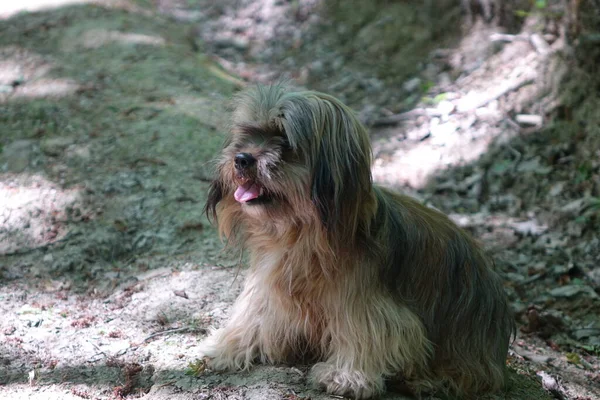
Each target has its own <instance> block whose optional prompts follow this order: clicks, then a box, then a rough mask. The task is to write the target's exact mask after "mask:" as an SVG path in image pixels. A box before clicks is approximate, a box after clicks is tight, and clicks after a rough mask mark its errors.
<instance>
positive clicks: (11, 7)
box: [0, 0, 90, 19]
mask: <svg viewBox="0 0 600 400" xmlns="http://www.w3.org/2000/svg"><path fill="white" fill-rule="evenodd" d="M89 2H90V0H18V1H16V0H2V1H0V19H4V18H9V17H12V16H13V15H15V14H18V13H20V12H32V11H42V10H48V9H52V8H58V7H63V6H67V5H70V4H83V3H89Z"/></svg>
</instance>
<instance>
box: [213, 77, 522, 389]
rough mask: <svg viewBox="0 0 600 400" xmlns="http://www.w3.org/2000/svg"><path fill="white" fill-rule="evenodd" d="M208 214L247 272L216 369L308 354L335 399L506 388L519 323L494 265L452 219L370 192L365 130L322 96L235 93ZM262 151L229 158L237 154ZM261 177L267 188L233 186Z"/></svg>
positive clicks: (216, 349)
mask: <svg viewBox="0 0 600 400" xmlns="http://www.w3.org/2000/svg"><path fill="white" fill-rule="evenodd" d="M235 105H236V108H235V112H234V113H233V121H232V128H231V135H230V137H229V138H228V141H227V143H226V144H225V147H224V150H223V153H222V155H221V157H220V159H219V160H218V165H217V177H216V179H215V180H214V182H213V183H212V185H211V188H210V191H209V197H208V201H207V204H206V211H207V213H208V215H209V216H211V217H214V218H215V219H217V220H218V225H219V231H220V233H221V234H222V236H224V237H225V238H227V240H228V242H229V244H230V245H234V246H239V247H241V248H244V249H247V250H248V252H249V256H250V270H249V272H248V275H247V278H246V281H245V285H244V289H243V291H242V293H241V295H240V296H239V298H238V299H237V301H236V302H235V304H234V306H233V310H232V313H231V316H230V319H229V321H228V323H227V324H226V325H225V327H223V328H221V329H220V330H217V331H216V332H214V333H213V334H212V335H211V336H210V337H209V338H208V339H207V340H206V341H205V342H204V344H203V352H204V354H205V355H207V356H209V357H211V358H212V361H211V364H210V365H211V366H212V368H213V369H227V368H229V369H244V368H248V367H249V366H250V365H251V364H252V363H253V362H256V361H260V362H263V363H279V362H290V361H293V360H297V359H299V358H302V359H307V358H310V359H314V360H316V361H318V363H317V364H316V365H315V366H314V367H313V370H312V377H313V380H314V382H315V383H316V384H317V385H318V386H320V387H322V388H324V389H325V390H327V391H328V392H329V393H333V394H338V395H350V396H353V397H355V398H357V399H363V398H369V397H371V396H374V395H377V394H379V393H381V392H382V391H383V390H384V389H385V385H384V381H385V380H395V379H398V380H402V381H404V382H405V383H406V384H407V385H408V386H409V387H410V388H411V389H412V390H414V391H415V392H421V391H423V390H426V391H430V390H438V389H441V390H450V391H451V392H453V393H456V394H459V395H472V394H476V393H482V392H486V391H492V390H496V389H499V388H500V387H502V385H503V382H504V368H505V359H506V354H507V351H508V343H509V339H510V336H511V334H512V333H513V331H514V322H513V318H512V316H511V313H510V311H509V306H508V304H507V299H506V297H505V294H504V292H503V288H502V284H501V282H500V279H499V278H498V276H497V275H496V274H495V273H494V272H493V271H492V266H493V265H492V261H491V260H490V259H489V258H488V257H487V256H486V255H485V254H484V252H483V251H482V249H481V248H480V247H479V245H478V244H477V243H476V242H475V241H474V240H473V239H472V238H471V237H470V236H469V235H468V234H467V233H465V232H464V231H462V230H461V229H460V228H458V227H457V226H456V225H455V224H454V223H453V222H451V221H450V220H449V219H448V218H447V217H446V216H444V215H443V214H441V213H439V212H438V211H435V210H432V209H430V208H427V207H424V206H422V205H421V204H419V203H418V202H417V201H415V200H413V199H411V198H409V197H406V196H402V195H399V194H396V193H393V192H391V191H389V190H387V189H384V188H381V187H378V186H375V185H373V184H372V180H371V171H370V166H371V148H370V143H369V138H368V135H367V133H366V131H365V129H364V127H363V126H362V125H361V124H360V122H359V121H358V120H357V119H356V117H355V116H354V114H353V112H352V111H351V110H350V109H349V108H348V107H346V106H345V105H343V104H342V103H341V102H340V101H338V100H337V99H335V98H334V97H331V96H329V95H326V94H322V93H317V92H290V91H287V90H286V89H285V88H283V87H281V86H268V87H257V88H253V89H250V90H247V91H245V92H244V93H242V94H241V95H240V96H239V97H238V98H237V100H236V102H235ZM240 153H244V154H250V155H252V157H254V158H255V159H256V164H255V165H252V167H251V168H247V169H244V170H240V169H239V168H235V166H234V158H235V157H236V155H237V154H240ZM248 182H251V183H256V184H257V185H258V186H259V187H261V193H262V195H261V197H260V198H259V199H257V200H256V201H253V202H247V203H240V202H238V201H236V200H235V199H234V192H235V190H236V188H237V187H239V186H240V185H244V184H248Z"/></svg>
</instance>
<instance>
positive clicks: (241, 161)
mask: <svg viewBox="0 0 600 400" xmlns="http://www.w3.org/2000/svg"><path fill="white" fill-rule="evenodd" d="M255 162H256V158H254V156H253V155H252V154H250V153H237V154H236V155H235V168H236V169H246V168H249V167H251V166H252V165H254V163H255Z"/></svg>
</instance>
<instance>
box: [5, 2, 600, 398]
mask: <svg viewBox="0 0 600 400" xmlns="http://www.w3.org/2000/svg"><path fill="white" fill-rule="evenodd" d="M70 2H73V1H70ZM86 3H87V2H86ZM91 3H92V4H85V5H69V6H64V7H59V8H55V9H46V10H41V11H35V12H22V13H15V12H16V11H18V10H16V9H14V7H13V8H11V7H8V8H6V9H2V8H1V7H2V6H0V18H3V19H0V315H1V316H2V317H1V319H0V398H2V399H40V400H41V399H44V400H46V399H82V398H83V399H121V398H143V399H152V400H161V399H219V400H221V399H257V400H258V399H267V400H268V399H286V400H298V399H309V398H310V399H313V400H319V399H329V398H333V397H332V396H327V395H325V394H323V393H320V392H318V391H314V390H312V389H311V388H310V386H309V385H308V384H307V377H306V374H307V371H308V369H309V366H305V365H294V366H285V365H282V366H259V367H256V368H254V369H252V370H251V371H248V372H241V373H239V372H231V373H219V374H217V373H213V372H211V371H209V370H206V371H205V370H203V364H202V363H201V362H199V360H198V352H197V351H196V348H197V345H198V343H199V342H200V341H201V339H202V338H203V337H204V336H205V334H206V332H207V330H208V329H209V328H210V327H212V326H218V325H219V324H220V323H222V322H223V321H224V319H225V318H226V317H227V313H228V309H229V307H230V306H231V304H232V302H233V300H234V299H235V297H236V295H237V293H238V292H239V290H240V285H241V283H242V281H243V275H244V272H243V269H242V270H239V269H238V268H237V265H238V264H239V263H240V260H239V255H237V254H229V253H227V252H224V251H223V250H222V244H221V242H220V240H219V239H218V237H217V236H216V232H215V228H214V227H212V226H211V225H210V224H209V223H208V221H207V220H206V218H205V216H204V215H203V214H202V208H203V205H204V201H205V199H206V190H207V188H208V182H209V181H210V176H211V160H212V159H213V158H214V157H215V155H217V154H218V152H219V148H220V146H221V143H222V141H223V132H225V130H226V126H227V107H226V105H227V101H228V99H229V98H230V97H231V95H232V94H233V93H234V92H235V91H236V90H238V89H239V88H240V87H241V86H243V85H245V84H247V83H252V82H265V83H266V82H272V81H279V80H282V79H286V80H289V81H291V82H293V83H294V84H296V85H298V86H304V87H308V88H312V89H318V90H322V91H326V92H329V93H331V94H334V95H336V96H338V97H340V98H341V99H342V100H343V101H345V102H347V103H348V104H349V105H351V106H352V107H353V108H354V109H356V110H357V112H358V114H359V116H360V118H361V119H362V120H363V121H364V122H365V123H366V124H367V125H368V126H369V127H370V129H371V132H372V140H373V147H374V155H375V164H374V167H373V175H374V179H375V180H376V181H377V182H378V183H380V184H384V185H387V186H390V187H394V188H397V189H399V190H402V191H404V192H407V193H409V194H412V195H415V196H417V197H418V198H420V199H422V200H423V201H424V202H426V203H427V204H430V205H432V206H435V207H437V208H439V209H441V210H443V211H444V212H447V213H448V214H450V215H451V216H452V218H453V219H455V221H457V222H458V223H459V224H461V225H462V226H464V227H465V228H466V229H468V230H470V231H471V232H472V233H473V234H474V235H475V236H476V237H478V238H480V239H481V240H482V241H483V242H484V244H485V245H486V247H487V248H488V250H489V251H490V252H491V253H492V254H493V255H494V256H495V258H496V259H497V264H498V268H499V271H500V273H501V274H502V276H503V277H504V279H505V282H506V290H507V292H508V293H509V296H510V299H511V302H512V304H513V308H514V310H515V313H516V316H517V318H518V321H519V328H520V329H519V332H518V336H517V339H516V340H515V342H514V343H513V345H512V347H511V351H510V355H509V360H508V364H509V366H510V370H511V374H510V385H509V388H508V389H507V391H506V392H505V393H501V394H499V395H497V396H492V397H490V398H493V399H512V400H518V399H550V398H558V399H579V400H584V399H590V400H591V399H600V372H599V371H600V361H599V359H598V355H599V354H600V318H599V317H598V315H600V296H599V293H600V269H598V267H597V265H598V262H600V239H599V238H598V235H597V232H598V230H599V226H600V211H599V210H600V200H598V199H599V197H600V193H599V191H600V161H599V160H600V153H599V152H598V148H599V147H598V146H596V145H597V144H599V143H600V142H598V141H595V140H596V139H593V138H594V137H599V136H594V135H596V134H598V132H597V131H595V130H594V129H597V126H598V125H597V124H590V125H589V126H587V125H585V126H584V125H582V124H581V123H580V122H579V121H578V118H579V117H578V115H579V114H577V113H578V112H580V114H581V113H582V112H583V111H580V109H575V108H573V109H571V108H569V109H568V110H566V109H564V110H563V108H564V105H563V102H562V101H561V93H562V91H564V90H566V89H565V88H564V86H563V85H564V82H565V79H564V77H565V75H567V72H570V73H573V71H574V67H573V65H571V64H569V62H568V61H565V58H564V57H562V56H561V54H563V51H564V49H565V47H566V46H568V44H567V43H565V39H564V35H563V34H561V33H560V32H559V30H558V28H556V26H555V24H554V22H553V20H552V18H548V17H547V15H546V14H543V13H541V14H535V13H530V14H527V15H525V16H524V17H523V18H522V19H521V20H511V21H509V22H510V23H508V22H505V24H504V26H509V27H510V28H511V29H509V30H506V29H504V30H502V29H500V28H498V23H499V22H498V21H499V18H500V17H498V16H495V17H494V16H492V15H486V13H485V10H482V9H481V8H477V7H475V8H473V9H471V8H469V9H468V10H465V9H464V8H462V9H461V8H460V7H457V6H456V5H455V4H454V3H453V2H451V1H441V2H440V3H439V7H438V8H436V7H432V6H431V4H432V3H431V2H424V4H425V5H421V6H419V7H416V6H414V4H409V3H410V2H384V3H385V6H381V4H379V3H377V2H374V3H377V4H379V6H373V5H371V4H370V2H363V3H360V2H359V3H357V4H356V10H354V12H353V13H347V12H345V11H344V10H345V8H344V3H343V2H338V1H332V2H331V4H330V6H329V8H327V7H324V6H323V5H322V4H321V2H319V1H317V0H312V1H306V2H304V1H303V2H287V1H276V0H273V1H266V0H265V1H249V0H246V1H243V0H240V1H236V0H227V1H222V2H218V3H216V2H209V1H183V0H182V1H166V0H157V1H137V2H133V1H124V0H123V1H121V0H115V1H113V0H111V1H102V2H91ZM463 3H464V2H463ZM474 3H476V2H474ZM484 3H485V2H482V3H481V4H484ZM551 3H552V2H551ZM419 4H421V2H419ZM427 4H429V5H427ZM467 11H470V14H471V16H470V18H471V22H470V23H465V21H467V19H468V18H469V16H468V15H469V13H468V12H467ZM496 12H498V10H496ZM440 13H442V14H443V15H445V16H446V17H444V18H441V17H440V16H439V14H440ZM481 14H483V15H481ZM511 15H512V14H511ZM485 17H488V20H489V21H485V19H486V18H485ZM432 18H437V19H436V21H441V22H439V23H438V24H437V25H436V27H435V28H427V29H424V28H423V26H429V25H427V24H428V23H431V21H432ZM440 18H441V19H440ZM332 22H333V23H332ZM507 32H508V33H507ZM399 43H400V44H403V43H404V45H399ZM589 96H592V94H590V95H589ZM587 99H588V101H589V104H590V106H589V107H590V108H593V107H592V105H595V104H598V103H595V102H594V101H596V99H595V98H594V99H592V97H587ZM590 99H591V100H590ZM561 107H563V108H561ZM557 110H558V111H557ZM561 110H562V111H561ZM578 110H579V111H578ZM559 112H560V113H562V114H569V115H571V114H573V115H575V116H574V117H570V118H569V119H568V121H566V120H563V121H562V122H555V121H554V120H550V119H549V116H550V115H557V113H559ZM582 115H586V114H585V113H584V114H582ZM585 118H587V116H586V117H585ZM563 119H564V118H563ZM565 121H566V122H565ZM383 398H384V399H389V400H391V399H397V400H399V399H405V398H406V397H403V396H401V395H399V394H396V393H388V394H386V395H385V396H384V397H383Z"/></svg>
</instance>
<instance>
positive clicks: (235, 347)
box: [197, 330, 253, 371]
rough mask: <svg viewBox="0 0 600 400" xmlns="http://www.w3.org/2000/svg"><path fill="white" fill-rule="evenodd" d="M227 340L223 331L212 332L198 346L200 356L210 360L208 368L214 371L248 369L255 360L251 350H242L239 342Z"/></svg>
mask: <svg viewBox="0 0 600 400" xmlns="http://www.w3.org/2000/svg"><path fill="white" fill-rule="evenodd" d="M227 338H228V336H227V335H226V334H225V332H223V331H220V330H217V331H214V332H212V334H210V335H209V336H208V337H207V338H206V339H204V340H203V341H202V342H200V343H199V344H198V347H197V352H198V356H200V357H202V358H208V362H207V364H208V367H209V368H210V369H211V370H213V371H235V370H243V369H248V368H249V367H250V366H251V365H252V360H253V356H252V354H253V353H252V351H251V349H245V348H241V347H240V346H239V344H238V343H237V341H233V340H227Z"/></svg>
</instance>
